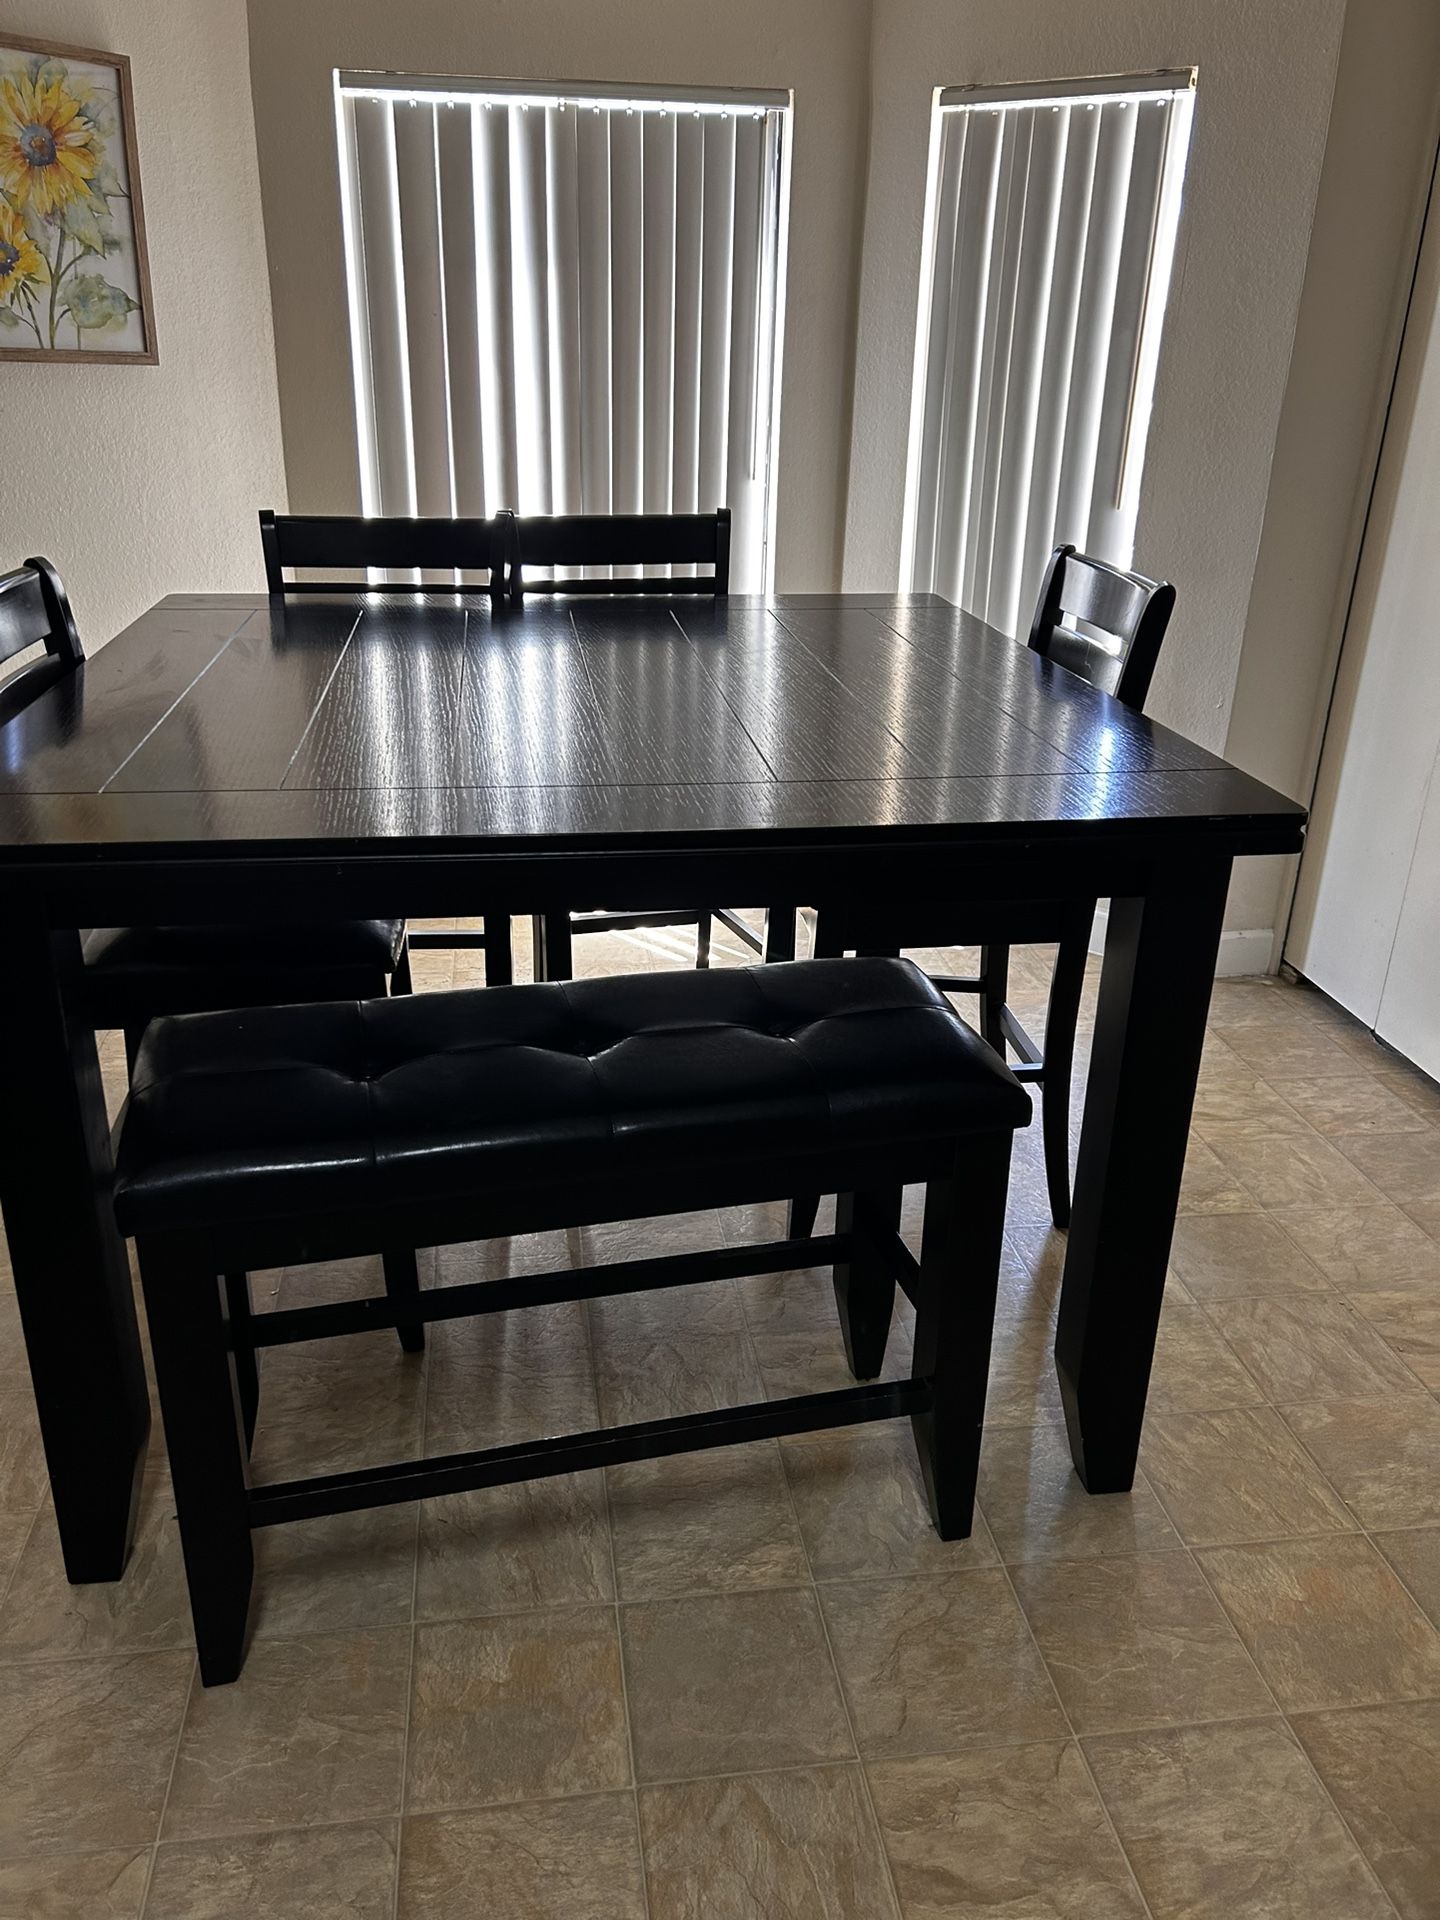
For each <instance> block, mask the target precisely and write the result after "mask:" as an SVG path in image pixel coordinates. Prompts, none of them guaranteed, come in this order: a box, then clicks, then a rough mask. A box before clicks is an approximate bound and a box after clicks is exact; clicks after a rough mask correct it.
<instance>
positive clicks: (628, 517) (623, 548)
mask: <svg viewBox="0 0 1440 1920" xmlns="http://www.w3.org/2000/svg"><path fill="white" fill-rule="evenodd" d="M511 539H512V543H513V544H512V546H511V550H510V598H511V599H512V600H514V601H517V602H518V601H519V600H521V599H523V597H524V596H525V594H526V593H714V594H726V593H728V592H729V591H730V509H729V508H728V507H720V508H718V509H717V510H716V511H715V512H714V513H556V514H531V513H521V514H517V515H516V516H515V520H514V524H513V526H512V528H511ZM647 566H665V567H677V566H708V567H709V568H710V569H711V570H710V572H709V573H702V574H691V575H686V576H682V577H680V578H678V579H677V578H676V577H674V576H673V575H671V574H642V575H634V574H631V575H630V576H628V577H622V578H620V579H611V578H605V577H602V578H600V579H595V578H593V577H586V576H585V575H583V574H582V575H580V576H578V577H573V578H569V579H559V580H557V579H555V578H554V577H553V576H551V577H549V578H547V579H542V580H530V579H527V578H526V577H525V568H526V567H647Z"/></svg>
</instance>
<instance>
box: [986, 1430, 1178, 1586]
mask: <svg viewBox="0 0 1440 1920" xmlns="http://www.w3.org/2000/svg"><path fill="white" fill-rule="evenodd" d="M980 1503H981V1506H982V1507H983V1508H984V1509H985V1511H986V1514H987V1516H988V1515H989V1514H992V1513H993V1515H994V1519H993V1521H991V1523H990V1530H991V1533H992V1535H993V1536H994V1539H995V1544H996V1546H997V1547H998V1548H999V1550H1000V1555H1001V1558H1002V1559H1004V1560H1007V1561H1011V1562H1014V1561H1021V1560H1079V1559H1088V1558H1090V1557H1092V1556H1098V1555H1102V1554H1112V1553H1121V1554H1128V1553H1140V1552H1143V1551H1145V1550H1146V1549H1159V1548H1165V1547H1178V1546H1179V1545H1180V1538H1179V1535H1178V1534H1177V1533H1176V1532H1175V1529H1174V1527H1172V1526H1171V1524H1170V1522H1169V1520H1168V1519H1167V1518H1166V1516H1165V1510H1164V1508H1163V1507H1162V1506H1161V1505H1160V1503H1159V1501H1158V1500H1157V1499H1156V1498H1155V1495H1154V1493H1153V1492H1152V1491H1151V1489H1150V1487H1149V1486H1148V1484H1147V1483H1146V1480H1145V1478H1144V1476H1143V1474H1142V1475H1139V1476H1137V1478H1136V1482H1135V1485H1134V1487H1133V1488H1132V1489H1131V1491H1130V1492H1129V1493H1107V1494H1091V1493H1087V1492H1086V1491H1085V1488H1084V1486H1083V1485H1082V1483H1081V1481H1080V1477H1079V1475H1078V1474H1077V1473H1076V1471H1075V1467H1074V1463H1073V1462H1072V1460H1071V1458H1070V1443H1069V1440H1068V1438H1067V1436H1066V1432H1065V1429H1064V1427H1061V1426H1047V1427H1009V1428H998V1429H996V1430H994V1431H992V1432H989V1433H987V1434H986V1436H985V1443H984V1446H983V1447H982V1449H981V1453H980Z"/></svg>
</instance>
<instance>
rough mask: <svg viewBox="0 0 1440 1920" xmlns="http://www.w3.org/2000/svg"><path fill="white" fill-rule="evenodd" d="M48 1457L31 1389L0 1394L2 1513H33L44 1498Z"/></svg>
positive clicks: (0, 1484) (5, 1391) (0, 1501)
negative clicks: (45, 1452)
mask: <svg viewBox="0 0 1440 1920" xmlns="http://www.w3.org/2000/svg"><path fill="white" fill-rule="evenodd" d="M48 1484H49V1483H48V1481H47V1480H46V1478H45V1455H44V1452H43V1450H42V1448H41V1445H40V1423H39V1421H38V1419H37V1418H36V1415H35V1399H34V1396H33V1395H32V1393H31V1391H30V1389H29V1387H28V1386H19V1387H8V1388H5V1389H4V1390H3V1391H0V1512H6V1513H33V1512H34V1511H35V1509H36V1508H37V1507H38V1506H39V1505H40V1502H41V1501H42V1500H43V1499H44V1498H45V1490H46V1487H47V1486H48Z"/></svg>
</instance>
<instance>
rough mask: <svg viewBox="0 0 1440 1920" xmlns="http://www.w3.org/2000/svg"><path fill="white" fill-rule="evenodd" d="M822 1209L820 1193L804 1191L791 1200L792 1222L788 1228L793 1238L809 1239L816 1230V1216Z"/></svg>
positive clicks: (788, 1235)
mask: <svg viewBox="0 0 1440 1920" xmlns="http://www.w3.org/2000/svg"><path fill="white" fill-rule="evenodd" d="M819 1211H820V1196H819V1194H818V1193H802V1194H799V1195H797V1197H796V1198H795V1199H794V1200H792V1201H791V1202H790V1223H789V1225H788V1227H787V1228H786V1234H787V1237H788V1238H789V1239H791V1240H808V1239H810V1238H811V1236H812V1235H813V1234H814V1232H815V1218H816V1215H817V1214H818V1213H819Z"/></svg>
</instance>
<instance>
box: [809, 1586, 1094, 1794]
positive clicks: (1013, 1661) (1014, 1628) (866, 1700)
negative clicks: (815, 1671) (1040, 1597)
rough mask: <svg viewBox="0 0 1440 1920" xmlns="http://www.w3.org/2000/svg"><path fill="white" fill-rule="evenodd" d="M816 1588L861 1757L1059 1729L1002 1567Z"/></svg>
mask: <svg viewBox="0 0 1440 1920" xmlns="http://www.w3.org/2000/svg"><path fill="white" fill-rule="evenodd" d="M820 1597H821V1604H822V1606H823V1607H824V1609H825V1619H826V1622H827V1624H828V1626H829V1630H830V1639H831V1644H832V1645H833V1647H834V1649H835V1658H836V1663H837V1664H838V1666H839V1668H840V1677H841V1680H842V1681H843V1682H844V1686H845V1694H846V1698H847V1700H848V1701H849V1703H850V1711H851V1714H852V1716H853V1718H854V1722H855V1732H856V1738H857V1739H858V1741H859V1743H860V1751H861V1753H862V1755H864V1756H865V1757H866V1758H867V1759H874V1758H888V1757H890V1756H893V1755H899V1754H918V1753H953V1752H957V1751H960V1750H961V1749H964V1748H967V1747H980V1746H995V1745H1000V1744H1007V1743H1011V1742H1019V1741H1025V1740H1048V1739H1057V1738H1061V1737H1063V1736H1064V1734H1065V1732H1066V1726H1065V1721H1064V1718H1063V1716H1062V1714H1061V1711H1060V1705H1059V1702H1058V1700H1057V1699H1056V1697H1055V1690H1054V1688H1053V1687H1052V1686H1051V1684H1050V1681H1049V1678H1048V1677H1047V1675H1046V1673H1045V1669H1044V1666H1043V1664H1042V1662H1041V1659H1040V1656H1039V1654H1038V1653H1037V1652H1036V1651H1035V1646H1034V1642H1033V1641H1032V1639H1031V1637H1030V1632H1029V1629H1028V1628H1027V1626H1026V1625H1025V1620H1024V1616H1023V1615H1022V1613H1021V1612H1020V1608H1019V1606H1018V1605H1017V1603H1016V1600H1015V1596H1014V1594H1013V1593H1012V1591H1011V1589H1010V1584H1009V1581H1008V1580H1007V1579H1006V1577H1005V1575H1004V1574H1003V1573H1001V1572H1000V1571H998V1570H992V1569H990V1568H984V1567H982V1568H979V1569H977V1570H976V1571H974V1572H972V1573H955V1574H943V1575H927V1576H925V1577H923V1578H914V1579H908V1580H863V1581H856V1582H854V1583H852V1584H848V1585H846V1584H837V1585H833V1586H826V1587H822V1588H821V1589H820Z"/></svg>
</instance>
